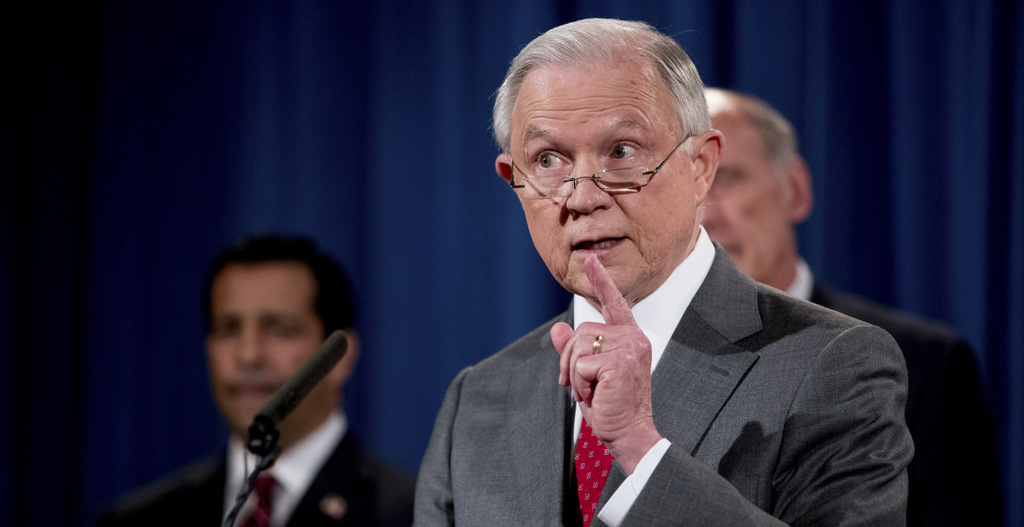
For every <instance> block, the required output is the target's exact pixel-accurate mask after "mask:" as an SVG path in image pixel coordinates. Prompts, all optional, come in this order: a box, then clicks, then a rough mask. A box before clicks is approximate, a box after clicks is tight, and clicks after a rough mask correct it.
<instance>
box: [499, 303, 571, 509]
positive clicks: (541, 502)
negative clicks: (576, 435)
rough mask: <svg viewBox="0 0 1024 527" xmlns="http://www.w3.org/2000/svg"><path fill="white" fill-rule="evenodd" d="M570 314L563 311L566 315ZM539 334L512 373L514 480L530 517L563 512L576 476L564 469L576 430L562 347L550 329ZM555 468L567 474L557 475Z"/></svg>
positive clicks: (509, 423)
mask: <svg viewBox="0 0 1024 527" xmlns="http://www.w3.org/2000/svg"><path fill="white" fill-rule="evenodd" d="M568 319H569V314H568V313H566V314H563V317H562V320H566V321H568ZM538 339H539V342H537V343H536V344H534V346H535V349H538V350H539V351H538V352H537V355H535V356H534V357H532V358H531V359H530V360H527V361H525V362H523V363H522V365H521V366H520V367H519V368H518V369H517V370H516V371H514V372H512V374H511V375H510V376H509V383H510V384H509V404H508V408H509V416H508V430H509V433H510V434H511V437H510V438H509V444H510V445H511V455H512V458H513V459H515V460H516V463H515V464H514V466H515V469H514V475H513V477H514V478H515V486H516V488H518V489H520V492H521V497H522V500H523V503H524V504H528V505H529V507H528V509H529V512H528V513H529V514H530V516H531V517H529V518H524V520H526V521H533V520H534V519H540V518H558V517H561V516H562V513H563V511H564V510H565V506H564V503H565V501H566V496H565V492H566V489H567V487H569V486H570V482H569V481H568V480H567V479H566V478H569V477H571V474H570V473H568V471H567V470H566V469H565V467H566V466H567V463H568V462H567V461H566V459H567V458H566V449H567V445H571V443H569V442H568V441H569V436H570V435H571V430H572V429H571V427H572V413H571V411H570V410H571V407H570V405H569V392H568V390H567V389H566V388H565V387H562V386H559V384H558V353H557V352H556V351H555V347H554V345H553V344H552V343H551V339H550V338H549V337H548V333H547V332H540V333H539V335H538ZM567 425H568V427H569V429H568V431H567V430H566V426H567ZM552 473H559V474H563V477H562V478H552V477H551V474H552Z"/></svg>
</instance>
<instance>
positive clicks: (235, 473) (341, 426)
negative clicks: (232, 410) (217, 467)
mask: <svg viewBox="0 0 1024 527" xmlns="http://www.w3.org/2000/svg"><path fill="white" fill-rule="evenodd" d="M347 430H348V419H347V418H346V416H345V414H344V413H342V412H341V411H335V412H332V413H331V415H330V416H329V417H328V418H327V420H326V421H324V422H323V423H322V424H321V425H320V426H318V427H317V428H316V429H314V430H313V431H312V432H311V433H309V434H308V435H306V437H303V438H302V439H300V440H299V441H298V442H296V443H295V444H293V445H292V446H290V447H288V449H287V450H285V451H284V452H282V453H281V455H280V456H279V457H278V458H277V461H275V462H274V466H273V467H271V468H270V469H268V470H267V471H266V472H264V474H270V475H273V476H274V479H276V480H277V485H278V490H276V491H275V492H274V507H273V511H274V513H273V514H274V518H273V520H274V524H275V525H283V524H284V521H285V520H287V519H288V517H289V516H290V515H291V513H292V511H293V510H294V508H295V507H296V506H297V505H298V503H299V500H300V499H301V498H302V496H303V495H304V494H305V493H306V490H307V489H308V488H309V486H310V484H312V483H313V478H315V477H316V475H317V473H319V472H320V468H321V467H322V466H323V464H324V463H326V462H327V458H328V457H330V455H331V453H332V452H334V449H335V448H336V447H337V445H338V443H340V442H341V439H342V438H343V437H344V436H345V433H346V431H347ZM255 466H256V456H255V455H253V454H251V453H249V452H248V451H247V450H246V449H245V445H244V444H243V443H242V440H241V439H239V438H237V437H235V436H231V438H230V439H229V440H228V458H227V481H226V484H225V485H224V503H225V507H224V510H225V511H229V510H231V508H232V507H233V506H234V504H235V499H236V497H237V495H238V492H239V491H240V490H241V489H242V483H243V481H245V479H247V478H248V477H249V473H250V472H252V469H253V467H255ZM250 501H252V496H250ZM251 506H252V505H251V504H250V505H247V506H246V508H249V507H251ZM246 508H243V511H245V510H246ZM239 517H240V518H244V517H245V515H244V514H240V515H239Z"/></svg>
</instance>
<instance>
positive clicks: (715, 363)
mask: <svg viewBox="0 0 1024 527" xmlns="http://www.w3.org/2000/svg"><path fill="white" fill-rule="evenodd" d="M569 318H570V313H568V312H567V313H564V314H562V315H561V316H559V317H558V318H556V319H554V320H552V321H549V322H548V323H546V324H544V325H543V326H541V327H540V328H538V329H536V330H534V331H532V332H531V333H529V334H527V335H526V336H524V337H522V338H521V339H519V340H518V341H516V342H514V343H513V344H511V345H510V346H509V347H507V348H505V349H504V350H502V351H501V352H499V353H497V354H496V355H494V356H492V357H490V358H488V359H486V360H484V361H483V362H480V363H479V364H477V365H475V366H471V367H469V368H467V369H465V370H463V371H462V372H461V373H459V375H458V376H457V377H456V378H455V380H454V381H453V382H452V384H451V386H450V388H449V389H448V393H447V395H446V396H445V400H444V402H443V404H442V406H441V410H440V412H439V413H438V416H437V420H436V423H435V426H434V432H433V436H432V437H431V441H430V445H429V447H428V448H427V452H426V455H425V456H424V459H423V463H422V465H421V467H420V474H419V480H418V481H417V490H416V518H415V520H416V525H450V524H452V523H454V524H456V525H489V526H492V525H509V526H513V525H514V526H521V525H530V526H544V525H561V524H566V523H572V522H573V521H574V520H573V518H574V517H576V515H577V514H578V512H577V511H576V507H577V501H576V498H575V488H574V485H573V483H572V475H571V474H572V472H573V471H572V470H571V469H570V468H569V467H570V463H569V461H568V460H569V459H571V457H570V450H571V445H572V441H571V439H572V438H571V435H572V432H571V430H572V428H571V427H572V412H573V408H572V405H571V404H570V403H569V396H568V391H567V389H566V388H564V387H562V386H559V385H558V383H557V376H558V354H557V353H556V352H555V349H554V346H553V345H552V343H551V338H550V336H549V333H548V331H549V329H550V327H551V326H552V324H554V323H555V322H556V321H560V320H561V321H568V320H569ZM651 384H652V386H651V391H652V393H651V396H652V402H653V406H654V421H655V424H656V425H657V427H658V430H659V431H660V432H661V434H662V435H663V436H665V437H667V438H668V439H669V440H671V441H672V446H671V447H670V448H669V450H668V452H667V453H666V454H665V457H664V458H662V460H661V462H660V463H659V465H658V467H657V468H656V469H655V470H654V473H653V474H652V475H651V478H650V480H648V482H647V485H646V486H645V487H644V489H643V491H642V492H641V493H640V495H639V497H638V498H637V501H636V502H635V503H634V504H633V506H632V507H631V508H630V510H629V513H628V514H627V516H626V518H625V519H624V522H623V525H626V526H629V525H637V526H645V527H646V526H653V525H700V526H729V527H735V526H743V525H781V524H782V523H783V522H787V523H791V524H793V525H814V526H821V525H829V526H838V525H902V524H903V522H904V520H905V515H906V511H905V505H906V499H907V487H906V466H907V463H909V461H910V458H911V456H912V454H913V446H912V444H911V440H910V434H909V432H908V431H907V428H906V425H905V424H904V421H903V411H904V402H905V397H906V370H905V366H904V364H903V357H902V355H901V354H900V351H899V348H898V347H897V346H896V343H895V342H894V341H893V340H892V337H890V336H889V334H888V333H885V332H884V331H882V330H881V329H879V328H877V327H875V326H871V325H868V324H865V323H863V322H860V321H857V320H854V319H852V318H849V317H847V316H845V315H842V314H839V313H836V312H834V311H831V310H827V309H824V308H822V307H820V306H816V305H814V304H811V303H810V302H804V301H802V300H796V299H793V298H791V297H789V296H788V295H785V294H784V293H781V292H779V291H777V290H774V289H771V288H767V287H765V286H762V285H760V284H757V283H755V282H753V281H752V280H750V279H749V278H747V277H746V276H745V275H743V274H742V273H740V272H739V271H738V270H737V269H736V267H735V266H734V265H733V263H732V261H731V260H730V259H729V257H728V255H727V254H726V253H725V251H724V250H722V249H721V248H720V247H716V255H715V261H714V263H713V264H712V266H711V270H710V271H709V272H708V275H707V277H706V278H705V280H704V282H703V284H701V286H700V288H699V289H698V291H697V293H696V295H695V296H694V298H693V300H692V302H691V303H690V306H689V308H687V310H686V312H685V313H684V314H683V317H682V320H681V321H680V323H679V325H678V327H677V328H676V330H675V333H674V334H673V335H672V338H671V339H670V341H669V344H668V346H667V347H666V349H665V352H664V354H663V355H662V357H661V360H660V362H659V363H658V366H657V368H656V369H655V371H654V373H653V374H652V378H651ZM624 478H625V472H624V471H623V470H622V468H621V467H620V466H619V465H618V463H615V464H613V466H612V471H611V474H610V475H609V477H608V483H607V485H606V486H605V490H604V493H603V494H602V498H601V505H603V503H604V501H605V500H607V499H608V497H609V496H610V495H611V494H612V493H613V492H614V490H615V489H616V488H617V487H618V486H619V485H620V484H621V483H622V481H623V479H624ZM600 524H601V522H600V521H595V523H594V525H600Z"/></svg>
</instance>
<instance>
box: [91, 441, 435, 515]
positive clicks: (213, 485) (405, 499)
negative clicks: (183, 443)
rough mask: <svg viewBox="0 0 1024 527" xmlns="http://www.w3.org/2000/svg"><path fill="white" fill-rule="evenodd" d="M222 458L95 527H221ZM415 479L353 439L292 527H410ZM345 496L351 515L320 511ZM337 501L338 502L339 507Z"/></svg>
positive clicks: (138, 497)
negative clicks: (331, 498)
mask: <svg viewBox="0 0 1024 527" xmlns="http://www.w3.org/2000/svg"><path fill="white" fill-rule="evenodd" d="M225 473H226V461H225V459H224V455H223V454H220V455H217V456H213V457H210V458H208V459H205V460H203V461H200V462H198V463H196V464H194V465H191V466H188V467H186V468H184V469H182V470H180V471H178V472H176V473H174V474H171V475H170V476H167V477H165V478H163V479H161V480H158V481H156V482H154V483H152V484H150V485H148V486H146V487H144V488H142V489H139V490H137V491H134V492H132V493H131V494H129V495H128V496H126V497H125V498H124V499H123V500H121V501H120V502H119V503H118V505H117V506H116V507H115V508H114V509H113V510H112V511H111V512H110V513H108V514H107V515H106V516H104V517H103V518H101V519H100V521H99V523H97V527H128V526H136V525H137V526H162V525H166V526H175V527H180V526H185V525H188V526H196V527H200V526H211V527H219V526H220V525H221V524H222V522H223V517H224V515H225V513H226V511H225V510H224V480H225ZM414 484H415V481H414V480H413V478H412V476H411V475H409V474H405V473H403V472H401V471H399V470H398V469H396V468H393V467H391V466H390V465H387V464H385V463H383V462H382V461H379V460H377V459H374V458H373V457H371V456H369V455H368V454H367V453H366V452H364V451H363V450H362V449H360V448H359V446H358V445H357V444H356V442H355V440H354V439H352V437H351V434H345V438H344V439H342V441H341V443H340V444H339V445H338V448H336V449H335V450H334V453H333V454H331V457H330V458H329V459H328V460H327V462H326V463H325V464H324V466H323V468H322V469H321V470H320V473H319V474H317V476H316V478H315V479H314V480H313V482H312V484H310V487H309V490H308V491H306V495H305V496H303V498H302V500H301V501H300V502H299V504H298V506H296V508H295V511H294V512H293V513H292V517H291V519H289V520H288V525H289V526H296V527H299V526H301V527H313V526H324V527H327V526H335V527H342V526H408V525H410V524H411V523H412V500H413V487H414ZM329 495H333V496H341V497H342V498H343V499H344V501H345V502H347V509H346V511H345V513H344V515H343V516H341V518H340V519H334V518H332V517H330V516H327V515H325V514H324V512H323V511H321V500H323V499H324V498H325V497H327V496H329ZM336 501H337V500H335V502H336Z"/></svg>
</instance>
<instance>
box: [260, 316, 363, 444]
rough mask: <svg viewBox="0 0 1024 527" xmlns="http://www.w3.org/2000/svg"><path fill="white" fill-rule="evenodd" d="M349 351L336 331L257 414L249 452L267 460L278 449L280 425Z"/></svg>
mask: <svg viewBox="0 0 1024 527" xmlns="http://www.w3.org/2000/svg"><path fill="white" fill-rule="evenodd" d="M347 350H348V339H347V338H346V337H345V332H344V331H342V330H340V329H338V330H335V331H334V333H331V336H329V337H327V340H325V341H324V343H323V344H321V345H320V349H319V350H317V352H316V354H315V355H313V356H312V357H311V358H310V359H309V360H308V361H306V364H303V365H302V368H301V369H299V371H297V372H295V375H293V376H292V378H291V379H289V380H288V383H287V384H285V385H284V386H282V387H281V388H280V389H278V390H277V391H276V392H274V396H273V397H271V398H270V401H269V402H268V403H267V404H266V405H264V406H263V408H262V409H261V410H260V411H259V413H257V414H256V417H254V418H253V420H252V425H250V426H249V443H248V444H247V445H246V447H247V448H248V449H249V451H250V452H252V453H253V454H256V455H258V456H266V455H268V454H270V453H271V452H273V451H274V450H275V449H276V448H277V439H278V436H279V435H280V433H279V432H278V431H277V424H278V423H280V422H281V421H282V420H284V418H285V417H287V416H288V414H289V413H291V411H292V410H294V409H295V407H296V406H298V404H299V403H300V402H302V399H304V398H305V397H306V395H308V394H309V392H310V391H311V390H312V389H313V387H314V386H316V384H317V383H318V382H320V380H321V379H323V378H324V377H325V376H326V375H327V373H328V372H330V371H331V369H333V368H334V365H335V364H337V363H338V361H339V360H341V358H342V357H344V356H345V352H346V351H347ZM275 457H276V456H275Z"/></svg>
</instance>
